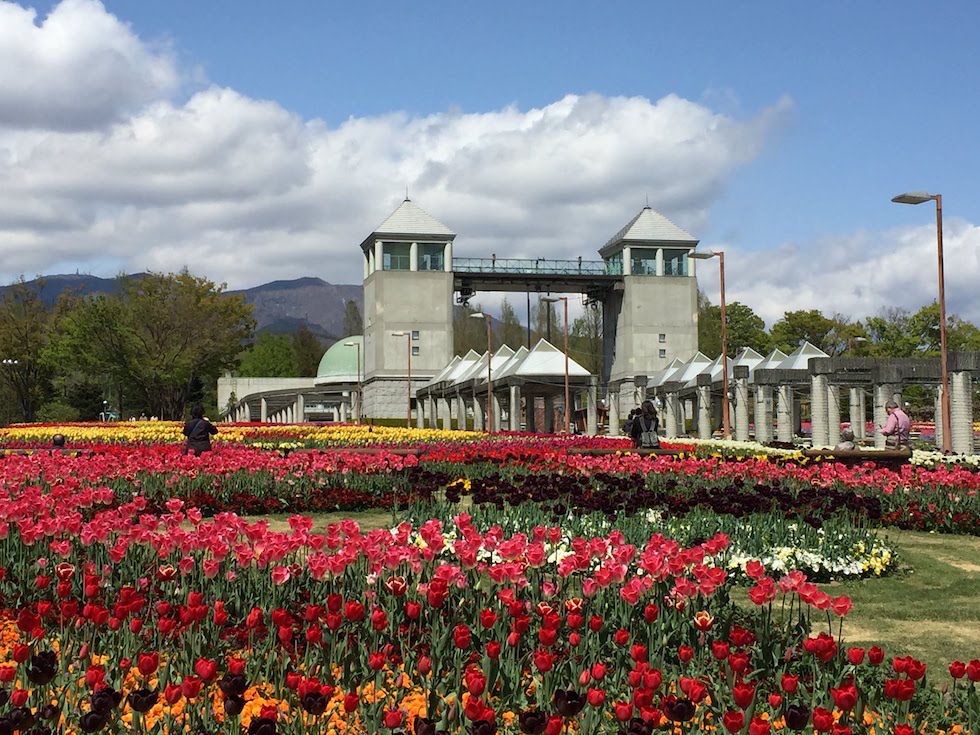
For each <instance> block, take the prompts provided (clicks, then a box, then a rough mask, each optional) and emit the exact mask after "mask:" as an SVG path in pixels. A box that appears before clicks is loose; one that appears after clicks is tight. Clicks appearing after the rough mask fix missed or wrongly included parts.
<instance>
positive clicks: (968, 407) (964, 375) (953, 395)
mask: <svg viewBox="0 0 980 735" xmlns="http://www.w3.org/2000/svg"><path fill="white" fill-rule="evenodd" d="M949 399H950V401H949V402H950V411H949V423H950V424H951V426H950V428H951V429H952V436H951V437H950V439H951V440H952V441H951V442H950V445H951V446H952V449H953V451H954V452H956V453H957V454H973V384H972V380H971V379H970V373H969V372H968V371H960V372H955V373H950V376H949ZM940 423H942V414H941V413H940Z"/></svg>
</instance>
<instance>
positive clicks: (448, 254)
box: [442, 242, 453, 273]
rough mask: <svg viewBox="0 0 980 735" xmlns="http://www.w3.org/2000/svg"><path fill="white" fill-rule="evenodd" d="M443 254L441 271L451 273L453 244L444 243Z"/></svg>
mask: <svg viewBox="0 0 980 735" xmlns="http://www.w3.org/2000/svg"><path fill="white" fill-rule="evenodd" d="M442 252H443V257H442V260H443V269H444V270H445V271H446V273H452V272H453V244H452V243H451V242H447V243H446V248H445V250H443V251H442Z"/></svg>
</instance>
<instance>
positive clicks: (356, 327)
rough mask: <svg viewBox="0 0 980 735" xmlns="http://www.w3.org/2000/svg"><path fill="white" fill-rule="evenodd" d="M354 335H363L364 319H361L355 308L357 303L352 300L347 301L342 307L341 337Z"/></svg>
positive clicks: (359, 312) (359, 311)
mask: <svg viewBox="0 0 980 735" xmlns="http://www.w3.org/2000/svg"><path fill="white" fill-rule="evenodd" d="M355 334H364V319H362V318H361V310H360V309H359V308H357V302H356V301H354V299H347V303H346V304H345V306H344V333H343V335H341V337H342V338H343V337H350V336H352V335H355Z"/></svg>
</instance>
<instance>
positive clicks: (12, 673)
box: [0, 666, 17, 684]
mask: <svg viewBox="0 0 980 735" xmlns="http://www.w3.org/2000/svg"><path fill="white" fill-rule="evenodd" d="M16 678H17V667H15V666H0V683H3V684H9V683H10V682H12V681H13V680H14V679H16Z"/></svg>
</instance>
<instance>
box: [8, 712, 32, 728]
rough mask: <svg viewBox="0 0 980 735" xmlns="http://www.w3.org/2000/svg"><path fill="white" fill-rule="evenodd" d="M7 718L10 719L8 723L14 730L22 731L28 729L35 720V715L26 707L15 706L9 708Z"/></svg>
mask: <svg viewBox="0 0 980 735" xmlns="http://www.w3.org/2000/svg"><path fill="white" fill-rule="evenodd" d="M7 719H9V720H10V724H11V725H13V727H14V730H16V731H18V732H23V731H24V730H28V729H30V727H31V726H32V725H33V724H34V723H35V722H37V715H35V714H34V713H33V712H31V711H30V709H28V708H27V707H15V708H14V709H12V710H10V713H9V714H8V715H7Z"/></svg>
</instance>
